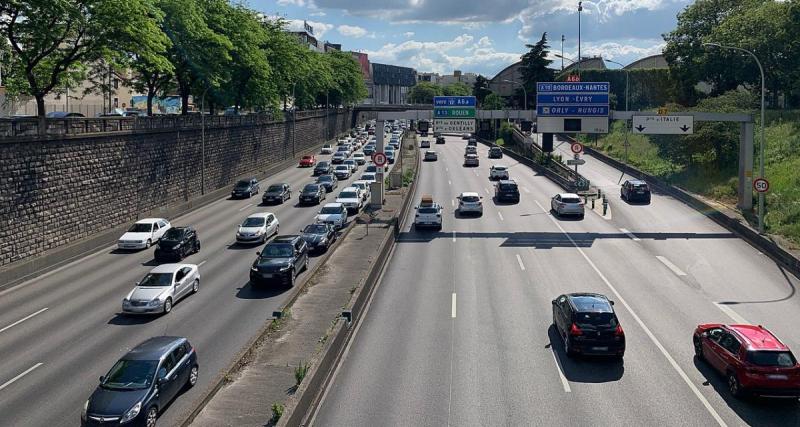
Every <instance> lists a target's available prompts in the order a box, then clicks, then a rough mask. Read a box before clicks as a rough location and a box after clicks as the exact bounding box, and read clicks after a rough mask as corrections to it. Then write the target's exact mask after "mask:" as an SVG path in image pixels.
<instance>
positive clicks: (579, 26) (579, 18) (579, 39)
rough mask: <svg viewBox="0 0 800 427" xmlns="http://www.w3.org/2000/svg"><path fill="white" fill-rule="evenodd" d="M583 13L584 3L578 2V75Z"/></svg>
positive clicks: (579, 72) (579, 71) (579, 70)
mask: <svg viewBox="0 0 800 427" xmlns="http://www.w3.org/2000/svg"><path fill="white" fill-rule="evenodd" d="M582 11H583V2H582V1H579V2H578V75H580V74H581V12H582Z"/></svg>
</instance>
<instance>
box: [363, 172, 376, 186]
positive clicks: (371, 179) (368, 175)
mask: <svg viewBox="0 0 800 427" xmlns="http://www.w3.org/2000/svg"><path fill="white" fill-rule="evenodd" d="M375 175H376V174H374V173H372V172H367V173H363V174H361V178H359V181H367V182H369V183H370V184H371V183H373V182H376V181H377V179H376V178H375Z"/></svg>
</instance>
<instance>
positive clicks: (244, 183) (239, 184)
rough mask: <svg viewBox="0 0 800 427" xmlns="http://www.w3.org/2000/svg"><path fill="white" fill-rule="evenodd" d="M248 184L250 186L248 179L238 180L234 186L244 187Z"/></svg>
mask: <svg viewBox="0 0 800 427" xmlns="http://www.w3.org/2000/svg"><path fill="white" fill-rule="evenodd" d="M249 186H250V182H249V181H239V182H237V183H236V188H238V189H244V188H247V187H249Z"/></svg>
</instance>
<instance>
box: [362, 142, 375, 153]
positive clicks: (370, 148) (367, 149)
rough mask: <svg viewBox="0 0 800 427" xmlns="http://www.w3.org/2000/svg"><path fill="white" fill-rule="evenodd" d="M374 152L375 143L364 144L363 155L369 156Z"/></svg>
mask: <svg viewBox="0 0 800 427" xmlns="http://www.w3.org/2000/svg"><path fill="white" fill-rule="evenodd" d="M373 154H375V145H374V144H371V143H370V144H367V145H365V146H364V155H366V156H371V155H373Z"/></svg>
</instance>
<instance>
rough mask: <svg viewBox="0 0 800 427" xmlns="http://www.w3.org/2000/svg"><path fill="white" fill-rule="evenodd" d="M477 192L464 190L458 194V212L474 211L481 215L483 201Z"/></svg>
mask: <svg viewBox="0 0 800 427" xmlns="http://www.w3.org/2000/svg"><path fill="white" fill-rule="evenodd" d="M482 199H483V197H481V196H480V195H479V194H478V193H474V192H466V193H461V194H459V195H458V213H460V214H466V213H476V214H478V215H483V202H482V201H481V200H482Z"/></svg>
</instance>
